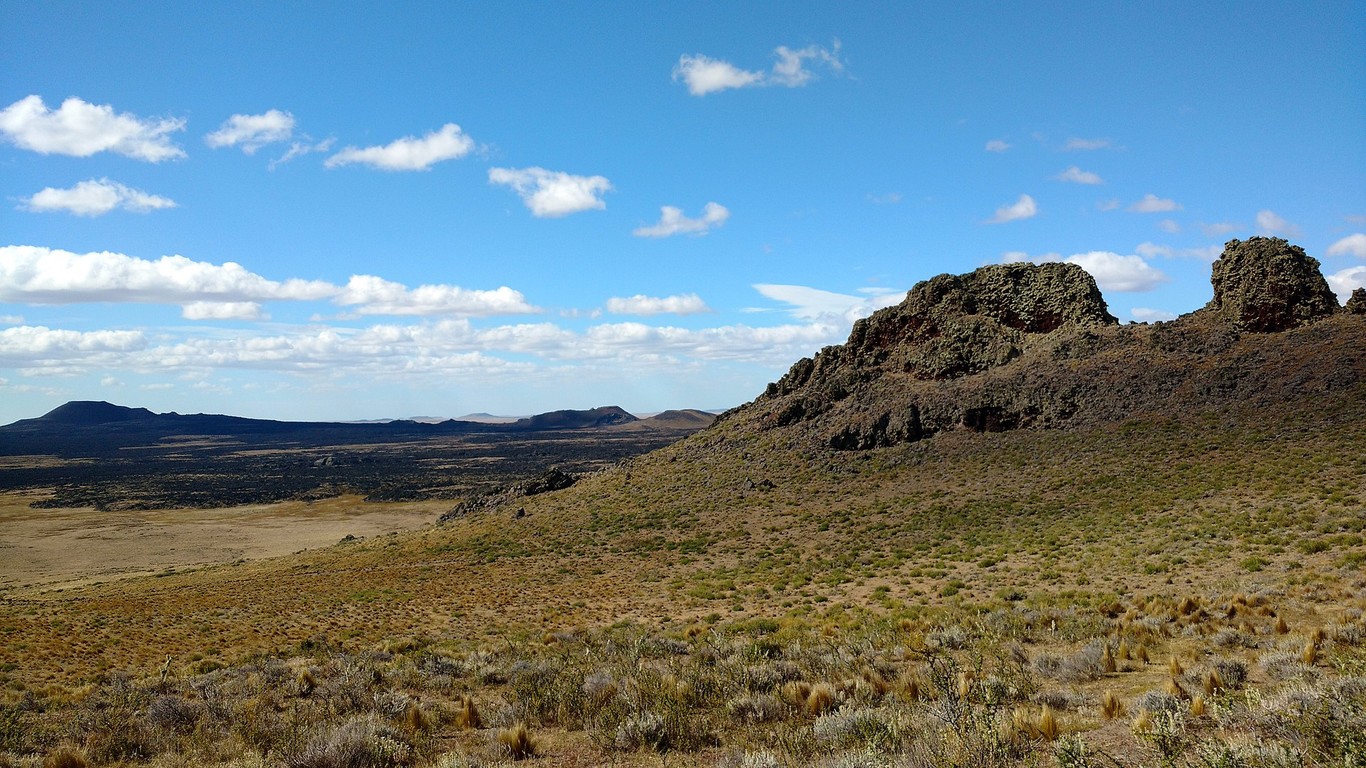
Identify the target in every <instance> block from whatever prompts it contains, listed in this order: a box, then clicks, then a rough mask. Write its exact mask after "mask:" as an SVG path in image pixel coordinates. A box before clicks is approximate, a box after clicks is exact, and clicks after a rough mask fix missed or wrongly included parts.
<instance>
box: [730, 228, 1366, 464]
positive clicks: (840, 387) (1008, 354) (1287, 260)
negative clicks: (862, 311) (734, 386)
mask: <svg viewBox="0 0 1366 768" xmlns="http://www.w3.org/2000/svg"><path fill="white" fill-rule="evenodd" d="M1213 273H1214V277H1213V282H1214V296H1215V298H1214V301H1212V302H1210V304H1209V306H1207V307H1206V308H1205V309H1202V310H1200V311H1197V312H1193V313H1190V314H1188V315H1185V316H1183V317H1181V318H1179V319H1177V320H1175V321H1171V322H1166V323H1156V324H1153V325H1147V324H1138V325H1124V326H1121V325H1119V324H1118V321H1117V320H1116V319H1115V318H1114V317H1113V316H1111V315H1110V313H1109V311H1108V309H1107V308H1106V305H1105V300H1104V298H1103V297H1102V296H1101V294H1100V291H1099V290H1098V289H1097V287H1096V284H1095V281H1094V280H1093V279H1092V278H1091V276H1090V275H1088V274H1087V273H1086V272H1085V271H1084V270H1082V269H1081V268H1080V267H1077V266H1075V265H1071V264H1058V263H1053V264H1040V265H1034V264H1008V265H994V266H988V267H983V268H981V269H978V270H976V271H974V272H970V273H968V274H965V275H940V276H938V277H935V278H933V279H930V280H927V281H925V282H922V283H920V284H918V285H916V286H915V287H914V288H912V289H911V291H910V293H908V294H907V296H906V298H905V300H903V301H902V302H901V303H900V304H898V305H896V306H894V307H888V308H886V309H883V310H881V311H879V312H877V313H875V314H873V315H872V316H870V317H868V318H866V319H864V320H860V321H859V322H857V323H855V324H854V327H853V330H852V331H851V333H850V334H849V340H848V341H847V342H846V343H845V344H842V345H839V346H832V347H826V348H825V349H823V350H821V351H820V353H818V354H817V355H815V356H814V357H811V358H807V359H803V360H800V361H798V362H797V363H796V364H795V365H793V366H792V368H791V370H789V371H788V372H787V373H786V374H785V375H784V376H783V377H782V378H781V379H779V380H778V381H776V382H774V383H772V384H769V385H768V388H767V389H766V390H765V392H764V394H763V395H761V396H760V397H759V398H758V399H756V400H755V401H754V402H753V403H751V404H750V405H747V406H743V407H741V408H739V409H736V410H734V411H731V412H729V413H727V414H724V415H723V416H722V418H721V421H722V422H726V421H742V422H746V423H751V424H753V426H754V427H755V428H756V429H758V430H774V429H790V430H791V434H792V435H793V436H794V437H799V438H800V439H803V440H814V441H815V442H818V443H821V444H824V445H825V446H827V447H829V448H834V449H836V450H867V449H871V448H877V447H883V446H890V445H896V444H898V443H909V442H915V441H918V440H922V439H925V438H927V437H930V436H932V435H934V434H936V433H939V432H943V431H946V430H968V431H974V432H1001V431H1006V430H1012V429H1027V428H1056V427H1064V426H1067V425H1073V424H1081V423H1090V424H1096V423H1112V422H1115V421H1120V420H1123V419H1125V418H1128V417H1129V415H1131V414H1134V413H1143V412H1163V411H1168V410H1171V409H1173V408H1179V409H1187V410H1193V409H1211V410H1218V409H1220V408H1223V407H1225V406H1227V405H1228V404H1229V403H1230V402H1247V401H1251V400H1254V399H1256V400H1258V401H1259V402H1260V401H1266V402H1278V401H1280V400H1283V399H1284V398H1288V397H1303V396H1305V393H1306V392H1312V391H1314V388H1315V387H1321V388H1325V389H1332V388H1342V387H1347V386H1353V385H1354V382H1356V381H1357V380H1359V379H1361V378H1363V375H1362V373H1361V370H1359V369H1360V368H1361V367H1362V366H1363V365H1366V353H1357V352H1353V353H1352V354H1351V355H1345V356H1344V355H1341V354H1338V353H1336V352H1335V353H1334V355H1336V357H1334V359H1335V360H1337V362H1336V363H1335V364H1334V366H1324V365H1322V364H1320V362H1319V361H1316V360H1315V358H1314V356H1313V354H1312V353H1309V352H1307V351H1305V350H1307V348H1308V347H1306V346H1304V345H1307V344H1311V343H1312V344H1325V345H1329V346H1332V345H1334V344H1338V343H1339V342H1340V341H1341V340H1342V339H1345V338H1355V337H1354V336H1353V334H1356V335H1357V336H1360V335H1361V334H1362V333H1363V329H1366V326H1362V325H1361V323H1360V321H1359V320H1357V319H1356V318H1354V317H1349V316H1348V314H1347V313H1346V312H1339V311H1338V305H1337V299H1336V297H1335V296H1334V295H1333V294H1332V293H1331V292H1330V291H1329V289H1328V285H1327V282H1326V281H1325V280H1324V279H1323V276H1322V274H1321V273H1320V272H1319V264H1318V262H1317V261H1316V260H1314V259H1312V258H1310V257H1309V256H1307V255H1305V253H1304V251H1303V250H1302V249H1300V248H1298V247H1295V246H1292V245H1290V244H1289V243H1287V242H1285V241H1284V240H1279V239H1272V238H1252V239H1250V240H1248V241H1246V242H1240V241H1237V240H1234V241H1231V242H1230V243H1229V244H1228V246H1227V248H1226V249H1225V251H1224V254H1223V256H1222V258H1220V259H1219V260H1218V261H1217V262H1216V263H1215V265H1214V270H1213ZM1360 293H1361V296H1360V297H1359V298H1354V299H1353V302H1352V304H1351V306H1352V307H1353V308H1354V309H1355V310H1356V311H1363V312H1366V291H1363V292H1360ZM1316 321H1322V322H1321V323H1320V322H1316ZM1311 324H1312V325H1313V326H1314V327H1313V328H1302V326H1308V325H1311ZM1301 328H1302V330H1297V329H1301ZM1287 330H1288V331H1292V333H1275V332H1276V331H1287ZM1358 346H1362V347H1363V348H1366V345H1358ZM1353 348H1354V349H1355V347H1353ZM1335 349H1336V348H1335ZM1330 368H1331V369H1330ZM1311 382H1312V383H1311Z"/></svg>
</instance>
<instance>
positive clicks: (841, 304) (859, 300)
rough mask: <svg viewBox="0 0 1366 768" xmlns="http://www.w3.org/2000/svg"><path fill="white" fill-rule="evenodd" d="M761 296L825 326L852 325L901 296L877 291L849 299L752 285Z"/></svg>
mask: <svg viewBox="0 0 1366 768" xmlns="http://www.w3.org/2000/svg"><path fill="white" fill-rule="evenodd" d="M753 288H754V290H756V291H758V292H759V293H760V294H761V295H762V296H764V297H765V298H768V299H772V300H774V301H779V302H782V303H784V304H787V305H789V306H790V309H789V310H788V312H790V313H791V314H792V316H793V317H796V318H799V319H802V320H816V321H821V322H826V323H846V324H847V323H853V322H854V321H855V320H857V319H859V318H861V317H867V316H868V315H870V314H872V313H873V312H875V311H877V310H879V309H882V308H883V307H890V306H892V305H893V304H898V303H900V302H901V300H902V299H904V298H905V297H906V294H905V293H899V292H895V291H879V292H873V293H869V294H867V295H865V296H851V295H849V294H845V293H835V292H834V291H826V290H822V289H820V288H810V287H808V286H805V285H781V284H773V283H758V284H756V285H754V286H753Z"/></svg>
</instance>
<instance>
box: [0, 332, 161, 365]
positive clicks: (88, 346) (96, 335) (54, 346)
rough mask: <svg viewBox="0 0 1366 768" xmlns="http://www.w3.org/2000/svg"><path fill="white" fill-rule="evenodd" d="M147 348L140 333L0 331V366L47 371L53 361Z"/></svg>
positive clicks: (103, 355) (145, 339) (104, 355)
mask: <svg viewBox="0 0 1366 768" xmlns="http://www.w3.org/2000/svg"><path fill="white" fill-rule="evenodd" d="M146 347H147V338H146V337H145V336H143V334H142V333H141V332H140V331H70V330H60V329H52V328H47V327H45V326H41V325H37V326H33V325H21V326H16V327H13V328H0V365H4V366H5V367H7V368H9V367H33V366H39V367H48V366H50V364H51V363H52V362H54V361H59V360H62V361H66V360H71V359H73V358H81V357H92V356H101V357H106V356H107V355H109V354H110V353H120V354H122V353H128V352H134V351H138V350H141V349H145V348H146Z"/></svg>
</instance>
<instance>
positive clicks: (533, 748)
mask: <svg viewBox="0 0 1366 768" xmlns="http://www.w3.org/2000/svg"><path fill="white" fill-rule="evenodd" d="M498 743H499V744H502V745H503V749H504V750H506V751H507V754H508V756H509V757H511V758H512V759H513V760H525V759H527V758H529V757H535V756H536V753H537V751H538V750H539V748H540V747H539V745H538V744H537V743H536V739H535V738H534V737H533V736H532V735H531V731H529V730H527V727H526V723H517V724H516V725H514V726H512V727H511V728H499V729H498Z"/></svg>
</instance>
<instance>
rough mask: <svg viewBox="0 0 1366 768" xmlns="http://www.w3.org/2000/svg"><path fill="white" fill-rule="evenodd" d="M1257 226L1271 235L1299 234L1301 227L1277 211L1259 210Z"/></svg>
mask: <svg viewBox="0 0 1366 768" xmlns="http://www.w3.org/2000/svg"><path fill="white" fill-rule="evenodd" d="M1257 228H1258V229H1260V230H1261V231H1263V232H1265V233H1267V234H1269V235H1298V234H1299V233H1300V228H1299V227H1297V226H1295V225H1294V224H1291V223H1290V222H1288V221H1286V220H1285V219H1284V218H1282V217H1281V216H1280V215H1279V214H1277V213H1276V212H1275V211H1257Z"/></svg>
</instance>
